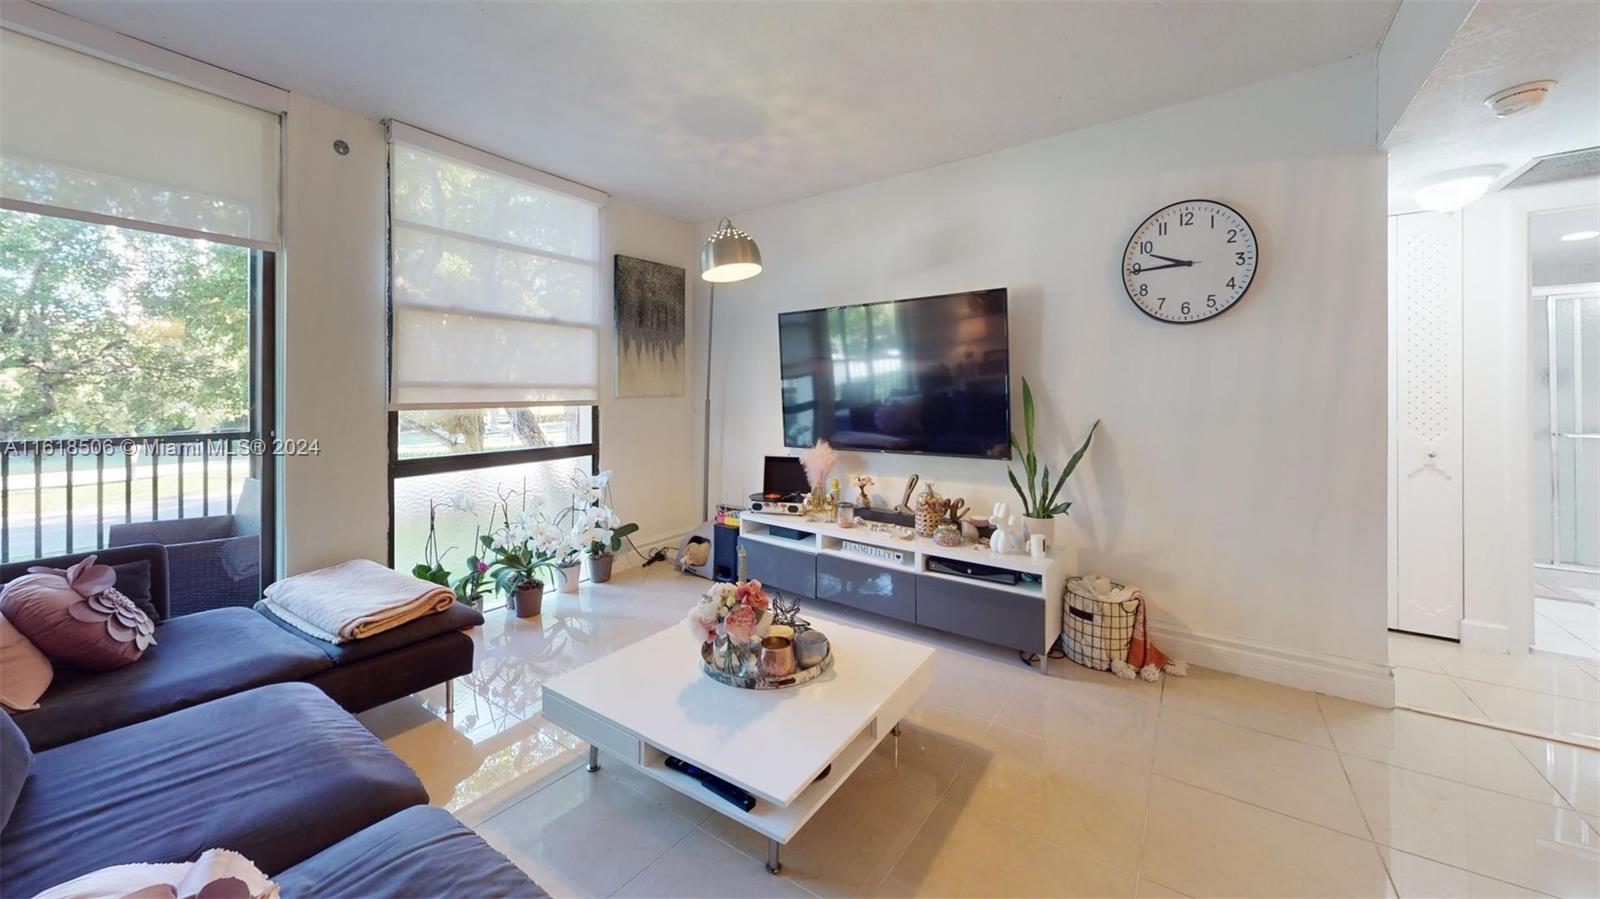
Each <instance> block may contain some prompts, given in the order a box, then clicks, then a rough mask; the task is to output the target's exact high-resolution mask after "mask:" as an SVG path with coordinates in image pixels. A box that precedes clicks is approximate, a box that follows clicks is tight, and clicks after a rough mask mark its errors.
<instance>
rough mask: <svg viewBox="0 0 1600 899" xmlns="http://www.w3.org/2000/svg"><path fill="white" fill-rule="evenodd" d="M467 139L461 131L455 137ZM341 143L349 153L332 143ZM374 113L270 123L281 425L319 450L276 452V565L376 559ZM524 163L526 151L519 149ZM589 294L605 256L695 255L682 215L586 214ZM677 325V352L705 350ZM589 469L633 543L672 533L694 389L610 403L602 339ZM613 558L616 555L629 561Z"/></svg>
mask: <svg viewBox="0 0 1600 899" xmlns="http://www.w3.org/2000/svg"><path fill="white" fill-rule="evenodd" d="M456 137H460V138H463V139H466V140H468V141H470V135H456ZM337 139H343V140H345V141H346V142H347V143H349V145H350V154H349V155H348V156H339V155H337V154H336V153H335V152H334V151H333V142H334V141H335V140H337ZM386 153H387V150H386V146H385V143H384V133H383V127H382V125H380V124H379V123H378V122H375V121H373V120H371V119H367V118H364V117H362V116H359V115H356V114H355V113H352V112H349V111H346V110H343V109H339V108H336V107H333V106H329V105H327V104H324V103H321V102H319V101H317V100H314V99H311V98H309V97H306V96H304V95H301V94H291V95H290V101H289V110H288V113H287V115H286V116H285V118H284V157H283V159H284V163H283V169H284V171H283V197H284V205H283V222H284V224H283V232H284V244H283V252H282V254H281V260H280V261H281V267H280V291H279V296H280V308H279V332H278V335H279V343H280V352H281V353H282V358H283V384H282V388H281V390H280V396H279V405H280V408H281V410H282V416H283V421H284V425H285V429H284V434H285V435H286V436H289V437H295V438H307V439H310V438H316V439H317V440H318V441H319V443H320V446H321V454H320V455H318V456H301V457H295V458H290V459H286V460H284V463H283V469H282V470H283V476H282V486H281V489H280V491H279V493H280V521H282V523H283V529H282V533H283V542H282V545H281V549H280V553H279V556H280V567H281V570H282V573H285V574H294V573H296V572H300V571H305V570H308V569H311V568H317V567H320V566H323V565H328V564H332V563H334V562H339V561H343V560H346V559H351V558H357V557H364V558H369V559H374V560H377V561H380V562H381V561H385V560H386V559H387V558H388V553H389V545H388V539H389V538H388V531H389V518H388V515H389V499H388V489H389V487H388V473H387V466H388V430H387V429H388V418H387V413H386V408H387V383H388V381H387V371H386V364H387V363H386V350H385V340H386V337H385V301H384V297H385V291H386V285H387V282H386V279H387V272H386V270H385V263H384V253H385V237H384V228H385V219H384V215H385V193H384V192H385V190H386V184H385V166H386V162H385V160H386ZM519 161H522V162H527V163H531V164H535V165H536V164H537V163H538V159H537V156H536V155H535V154H533V153H531V152H530V154H529V155H528V156H527V157H525V158H524V159H522V160H519ZM601 229H602V240H603V244H604V245H603V248H602V249H603V255H602V260H601V273H602V274H601V296H602V297H605V298H608V299H606V300H605V306H606V309H607V321H608V322H609V320H610V319H609V315H610V306H611V303H610V300H609V297H610V296H611V278H612V260H611V254H613V253H623V254H626V255H630V256H638V257H641V258H645V259H651V260H654V261H657V262H665V263H669V264H672V265H678V266H683V267H684V268H685V269H689V268H690V267H691V266H693V265H694V258H695V252H696V250H697V238H696V234H695V229H694V228H693V226H691V225H688V224H685V223H683V222H677V221H673V220H672V219H667V218H664V217H662V216H658V215H655V214H653V213H650V212H647V211H645V210H642V209H639V208H638V207H635V206H630V205H628V204H627V203H623V202H620V201H612V202H611V203H610V204H609V205H607V207H606V208H605V210H604V211H603V212H602V213H601ZM696 324H697V323H696V321H695V319H694V316H693V315H692V312H691V320H690V322H689V323H688V329H689V335H690V341H689V351H690V353H691V355H699V354H702V353H703V352H704V343H703V341H701V340H696V339H694V337H695V335H696V334H697V331H696ZM601 339H602V341H603V344H604V346H603V349H602V358H603V359H604V360H606V361H605V362H604V363H603V364H602V374H601V381H602V387H601V396H602V400H601V403H600V441H601V464H602V465H603V466H605V467H607V468H610V469H612V471H613V475H614V476H613V484H614V488H613V489H614V495H615V500H616V504H617V508H618V511H619V512H620V513H621V514H622V515H624V516H625V517H627V518H629V519H630V520H633V521H637V522H638V523H639V526H640V530H639V533H638V534H637V535H636V536H635V542H636V543H637V544H638V545H639V547H640V548H641V549H643V548H645V547H647V546H652V545H655V544H659V543H665V542H675V540H676V537H677V535H679V534H681V533H683V532H684V531H686V530H688V529H689V528H690V527H692V526H693V525H694V524H696V523H698V521H699V519H698V517H697V516H696V512H695V509H694V507H695V506H696V505H698V497H699V494H698V490H699V480H698V477H699V461H698V460H699V456H698V455H696V454H695V452H694V446H695V443H696V441H697V436H698V432H697V431H696V424H695V422H696V419H695V418H694V410H695V409H697V408H698V407H699V402H698V401H696V400H694V399H693V398H694V397H696V396H698V395H699V388H697V387H696V386H695V385H696V384H697V383H699V382H696V381H695V380H694V379H693V377H692V375H691V376H690V377H689V379H688V381H687V383H686V385H685V393H684V396H682V397H675V398H666V399H614V398H612V394H613V384H614V378H613V375H612V368H613V362H614V354H613V340H612V337H611V331H610V328H609V325H608V327H607V333H606V334H605V335H603V336H602V338H601ZM637 561H638V560H637V557H632V556H624V557H623V558H622V559H619V562H620V563H621V564H623V565H627V564H632V563H633V562H637Z"/></svg>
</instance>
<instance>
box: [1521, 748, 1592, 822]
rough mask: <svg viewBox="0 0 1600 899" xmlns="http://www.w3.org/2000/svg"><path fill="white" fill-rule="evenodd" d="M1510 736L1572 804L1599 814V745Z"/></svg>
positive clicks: (1587, 811) (1546, 778)
mask: <svg viewBox="0 0 1600 899" xmlns="http://www.w3.org/2000/svg"><path fill="white" fill-rule="evenodd" d="M1507 739H1508V740H1509V741H1510V743H1511V745H1512V746H1514V747H1516V749H1517V751H1518V752H1520V753H1521V754H1522V756H1523V757H1524V758H1526V759H1527V760H1528V762H1529V763H1530V764H1532V766H1533V767H1534V769H1535V770H1537V771H1538V772H1539V773H1540V774H1542V775H1544V778H1545V780H1548V781H1549V782H1550V783H1551V784H1553V785H1554V786H1555V788H1556V792H1558V793H1560V794H1561V795H1562V797H1564V798H1565V799H1566V800H1567V802H1568V803H1570V804H1571V805H1572V807H1573V808H1575V809H1577V810H1578V811H1580V812H1583V813H1585V814H1589V815H1600V749H1583V748H1581V747H1578V746H1571V745H1568V744H1566V743H1555V742H1552V741H1549V740H1538V739H1534V738H1533V737H1525V736H1523V735H1521V734H1509V735H1507Z"/></svg>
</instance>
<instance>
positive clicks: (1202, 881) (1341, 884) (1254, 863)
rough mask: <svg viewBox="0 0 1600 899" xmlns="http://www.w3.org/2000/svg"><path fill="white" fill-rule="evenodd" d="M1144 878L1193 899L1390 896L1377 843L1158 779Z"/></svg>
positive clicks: (1152, 795)
mask: <svg viewBox="0 0 1600 899" xmlns="http://www.w3.org/2000/svg"><path fill="white" fill-rule="evenodd" d="M1140 876H1141V877H1149V878H1150V879H1152V880H1154V881H1156V882H1157V883H1160V884H1164V885H1166V886H1167V887H1169V888H1171V889H1174V890H1177V891H1179V892H1181V893H1183V894H1185V895H1189V896H1307V897H1328V896H1346V897H1349V896H1385V895H1387V894H1388V893H1389V876H1388V873H1387V871H1385V869H1384V867H1383V862H1382V860H1381V859H1380V857H1379V855H1378V849H1377V847H1376V846H1374V845H1373V844H1372V843H1370V842H1368V841H1366V840H1361V839H1357V838H1355V837H1352V836H1350V835H1348V834H1343V833H1339V832H1338V831H1334V830H1329V829H1327V828H1326V827H1319V826H1317V825H1315V824H1309V823H1307V822H1305V821H1301V820H1299V819H1297V818H1290V817H1287V816H1285V815H1280V814H1278V813H1277V812H1269V811H1267V810H1266V809H1262V808H1257V807H1256V806H1253V805H1248V804H1246V803H1243V802H1239V801H1238V800H1236V799H1229V798H1228V797H1226V796H1220V795H1218V794H1216V793H1211V792H1208V791H1206V790H1201V789H1198V788H1196V787H1191V786H1189V785H1187V784H1181V783H1178V782H1177V781H1175V780H1170V779H1168V778H1165V777H1159V776H1158V777H1156V778H1155V779H1154V780H1153V781H1152V783H1151V788H1150V824H1149V829H1148V831H1147V833H1146V834H1145V845H1144V857H1143V859H1142V861H1141V862H1140Z"/></svg>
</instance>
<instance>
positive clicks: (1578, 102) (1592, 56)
mask: <svg viewBox="0 0 1600 899" xmlns="http://www.w3.org/2000/svg"><path fill="white" fill-rule="evenodd" d="M1544 78H1551V79H1555V80H1556V81H1558V82H1560V83H1559V84H1557V85H1556V87H1555V89H1554V90H1552V91H1551V92H1550V99H1549V100H1547V101H1545V104H1544V105H1543V106H1541V107H1539V108H1537V109H1534V110H1531V111H1528V112H1523V113H1519V114H1517V115H1514V116H1511V117H1510V118H1505V119H1497V118H1495V117H1494V114H1493V113H1491V112H1489V110H1488V109H1487V108H1486V107H1484V105H1483V101H1484V98H1486V97H1488V96H1490V95H1492V94H1495V93H1497V92H1499V91H1501V90H1504V89H1505V88H1508V87H1512V86H1514V85H1517V84H1522V83H1524V82H1528V81H1537V80H1540V79H1544ZM1385 146H1386V147H1387V148H1388V150H1389V211H1390V212H1393V213H1401V212H1414V211H1416V209H1417V207H1416V204H1415V202H1414V201H1413V200H1412V199H1411V195H1410V191H1411V189H1412V188H1414V187H1415V186H1416V185H1417V184H1418V182H1420V181H1423V180H1425V179H1426V178H1428V177H1429V176H1431V175H1435V174H1438V173H1441V172H1446V171H1451V170H1454V169H1458V168H1465V167H1469V166H1478V165H1498V166H1503V167H1505V169H1506V174H1507V175H1508V176H1509V175H1512V174H1515V173H1516V172H1517V171H1518V170H1520V169H1521V168H1522V167H1523V166H1524V165H1525V164H1526V163H1527V162H1528V161H1529V160H1531V159H1533V158H1534V157H1537V156H1547V155H1550V154H1552V153H1560V152H1565V151H1567V150H1576V149H1581V148H1583V147H1593V146H1600V3H1595V2H1593V0H1578V2H1559V3H1552V2H1524V0H1481V2H1479V3H1478V5H1477V6H1476V7H1474V8H1473V10H1472V13H1471V14H1470V15H1469V16H1468V17H1467V20H1466V22H1464V23H1463V24H1462V26H1461V30H1460V31H1458V32H1456V36H1455V39H1454V40H1453V41H1452V42H1451V44H1450V46H1449V48H1448V49H1446V50H1445V53H1444V56H1443V57H1442V58H1441V59H1440V60H1439V63H1438V65H1437V66H1436V67H1435V68H1434V70H1433V72H1432V73H1431V74H1429V76H1428V80H1427V81H1426V82H1425V83H1424V84H1423V86H1422V89H1421V90H1420V91H1418V92H1417V95H1416V97H1414V98H1413V99H1412V101H1411V105H1410V106H1409V107H1408V108H1407V109H1406V111H1405V114H1404V115H1402V116H1401V117H1400V121H1399V123H1398V124H1397V125H1396V126H1395V128H1394V130H1393V131H1392V132H1390V135H1389V140H1388V142H1387V143H1386V144H1385Z"/></svg>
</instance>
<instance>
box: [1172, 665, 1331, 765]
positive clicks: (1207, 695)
mask: <svg viewBox="0 0 1600 899" xmlns="http://www.w3.org/2000/svg"><path fill="white" fill-rule="evenodd" d="M1161 702H1162V704H1163V705H1164V706H1166V707H1169V708H1174V709H1177V710H1178V711H1180V712H1189V713H1191V714H1195V715H1204V716H1206V717H1207V718H1216V719H1217V720H1219V721H1227V722H1228V723H1230V724H1237V725H1239V726H1241V727H1248V728H1252V729H1254V730H1259V731H1264V732H1266V733H1269V734H1275V735H1277V736H1280V737H1287V738H1288V739H1291V740H1299V741H1300V742H1302V743H1311V744H1313V745H1316V746H1321V747H1323V748H1326V749H1332V748H1333V741H1332V740H1331V739H1329V737H1328V729H1327V727H1325V726H1324V725H1323V723H1322V713H1321V712H1320V711H1319V710H1318V709H1317V700H1316V694H1314V693H1308V692H1306V691H1304V690H1295V689H1291V688H1289V687H1280V686H1278V685H1276V684H1269V683H1266V682H1264V681H1258V680H1251V679H1250V678H1247V677H1237V676H1235V675H1232V674H1223V673H1222V672H1219V671H1212V670H1210V669H1207V668H1198V667H1191V668H1190V669H1189V676H1188V677H1169V678H1166V679H1165V682H1164V689H1163V692H1162V697H1161Z"/></svg>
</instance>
